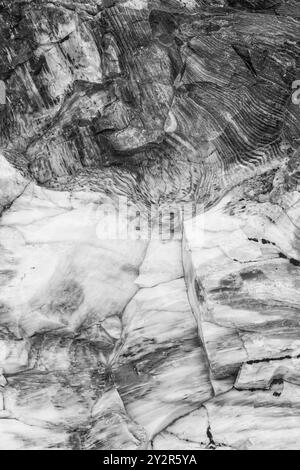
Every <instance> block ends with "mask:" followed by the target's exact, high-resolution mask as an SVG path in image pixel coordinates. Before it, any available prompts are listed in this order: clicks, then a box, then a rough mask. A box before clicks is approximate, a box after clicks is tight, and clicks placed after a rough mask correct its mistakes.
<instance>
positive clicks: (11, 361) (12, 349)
mask: <svg viewBox="0 0 300 470" xmlns="http://www.w3.org/2000/svg"><path fill="white" fill-rule="evenodd" d="M29 351H30V344H29V342H28V341H16V340H13V339H8V338H6V339H0V369H1V370H2V373H3V374H16V373H18V372H20V371H22V370H24V369H26V368H27V365H28V361H29Z"/></svg>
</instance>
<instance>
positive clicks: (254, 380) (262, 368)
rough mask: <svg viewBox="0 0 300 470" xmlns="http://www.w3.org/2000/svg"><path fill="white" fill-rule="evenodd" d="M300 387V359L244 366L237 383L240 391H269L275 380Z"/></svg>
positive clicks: (236, 385)
mask: <svg viewBox="0 0 300 470" xmlns="http://www.w3.org/2000/svg"><path fill="white" fill-rule="evenodd" d="M279 379H280V380H285V381H287V382H289V383H293V384H296V385H300V359H298V358H296V357H295V358H293V359H290V358H287V359H283V360H272V361H269V362H259V363H254V364H243V366H242V368H241V370H240V372H239V375H238V377H237V379H236V382H235V387H236V388H238V389H241V390H242V389H250V388H258V389H269V388H270V386H271V384H272V382H273V380H279Z"/></svg>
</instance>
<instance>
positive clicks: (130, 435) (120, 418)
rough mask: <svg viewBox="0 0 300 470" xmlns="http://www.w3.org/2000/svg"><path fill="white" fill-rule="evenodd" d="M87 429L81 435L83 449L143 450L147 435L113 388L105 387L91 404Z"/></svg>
mask: <svg viewBox="0 0 300 470" xmlns="http://www.w3.org/2000/svg"><path fill="white" fill-rule="evenodd" d="M89 427H90V430H89V431H88V432H86V434H83V435H82V448H83V449H85V450H105V449H106V450H122V449H123V450H135V449H145V448H146V446H147V435H146V432H145V430H144V429H143V428H142V426H139V425H137V424H136V423H134V421H132V420H131V419H130V418H129V416H128V415H127V413H126V410H125V408H124V405H123V402H122V400H121V398H120V396H119V394H118V392H117V390H116V389H115V388H111V389H110V390H106V391H105V392H104V393H103V395H102V396H101V397H100V398H99V400H98V401H97V402H96V403H95V405H94V406H93V409H92V412H91V420H90V426H89Z"/></svg>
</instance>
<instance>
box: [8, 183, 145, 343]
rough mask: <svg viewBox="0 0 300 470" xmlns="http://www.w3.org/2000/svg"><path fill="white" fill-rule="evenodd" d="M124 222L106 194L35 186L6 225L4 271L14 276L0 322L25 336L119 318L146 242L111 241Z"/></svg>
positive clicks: (130, 293) (134, 278) (15, 207)
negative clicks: (113, 317)
mask: <svg viewBox="0 0 300 470" xmlns="http://www.w3.org/2000/svg"><path fill="white" fill-rule="evenodd" d="M105 218H106V220H105V223H104V222H103V219H105ZM107 218H109V221H108V220H107ZM118 223H119V220H117V218H116V217H115V211H114V205H113V202H112V201H111V200H107V199H105V197H103V196H101V194H97V193H89V192H82V193H74V194H70V193H56V192H55V191H48V190H44V189H40V188H38V187H35V186H33V185H32V186H31V187H29V188H28V189H27V190H26V191H25V192H24V194H23V195H22V197H20V198H19V200H18V201H17V202H16V203H15V204H14V206H13V208H12V209H11V210H10V211H9V212H7V213H6V214H4V216H3V217H2V219H1V221H0V250H1V253H2V256H1V259H0V270H1V271H2V272H3V271H5V272H10V273H11V276H10V280H9V282H8V283H6V284H5V285H3V286H2V288H1V293H0V309H1V324H2V325H3V326H5V325H6V326H8V327H9V328H10V329H11V331H13V332H14V333H15V334H16V335H17V336H18V337H23V336H32V335H34V334H36V333H38V332H44V331H52V330H56V331H58V330H60V331H61V332H63V331H65V332H66V331H69V332H72V331H73V332H74V331H78V330H79V329H81V328H82V327H85V328H86V327H90V326H91V325H92V324H95V323H99V322H100V323H101V322H103V321H104V320H105V319H106V318H107V317H112V316H115V315H119V314H120V313H121V312H122V311H123V309H124V308H125V306H126V304H127V303H128V302H129V300H130V299H131V298H132V296H133V295H134V294H135V293H136V292H137V290H138V287H137V286H136V284H135V280H136V278H137V276H138V273H139V266H140V264H141V262H142V261H143V258H144V255H145V252H146V248H147V242H145V241H139V240H117V239H110V237H109V234H107V226H108V225H109V226H110V228H116V229H117V227H118ZM119 331H120V328H119Z"/></svg>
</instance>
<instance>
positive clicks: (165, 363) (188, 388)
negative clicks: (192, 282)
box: [115, 279, 212, 439]
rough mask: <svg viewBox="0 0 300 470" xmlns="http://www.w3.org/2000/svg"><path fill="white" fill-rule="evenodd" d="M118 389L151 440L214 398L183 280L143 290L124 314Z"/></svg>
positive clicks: (130, 413)
mask: <svg viewBox="0 0 300 470" xmlns="http://www.w3.org/2000/svg"><path fill="white" fill-rule="evenodd" d="M123 326H124V329H123V336H122V340H123V346H122V348H121V350H120V356H119V360H118V364H119V365H116V366H115V369H116V370H115V376H116V384H117V387H118V390H119V393H120V396H121V397H122V400H123V402H124V404H125V407H126V410H127V411H128V413H129V415H130V416H131V417H132V418H133V419H134V420H135V421H136V422H138V423H140V424H141V425H142V426H143V427H144V428H145V429H146V431H147V433H148V436H149V439H151V438H152V437H153V436H154V435H156V434H157V433H159V432H160V431H161V430H162V429H164V428H165V427H167V426H168V425H169V424H171V422H172V421H173V420H174V419H176V418H178V417H180V416H182V415H184V414H186V413H188V412H189V411H192V410H193V409H195V408H196V407H199V404H201V403H202V402H203V401H205V400H207V399H209V398H210V397H211V396H212V387H211V383H210V380H209V372H208V368H207V362H206V356H205V354H204V351H203V349H202V347H201V344H200V342H199V337H198V332H197V325H196V323H195V320H194V318H193V315H192V313H191V310H190V305H189V302H188V299H187V293H186V286H185V282H184V280H183V279H179V280H175V281H172V282H169V283H164V284H161V285H159V286H157V287H153V288H150V289H141V290H140V291H139V292H138V293H137V294H136V296H135V297H134V298H133V299H132V301H131V302H130V304H129V305H128V306H127V308H126V310H125V312H124V315H123Z"/></svg>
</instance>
